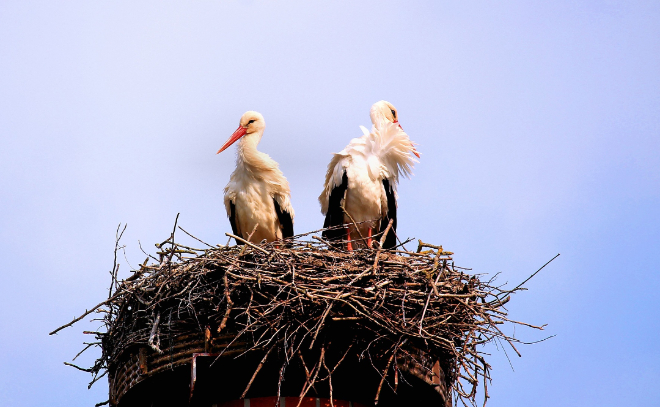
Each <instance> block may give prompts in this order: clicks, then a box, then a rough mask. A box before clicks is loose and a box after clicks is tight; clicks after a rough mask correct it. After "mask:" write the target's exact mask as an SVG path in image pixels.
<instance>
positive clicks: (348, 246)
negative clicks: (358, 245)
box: [346, 228, 353, 252]
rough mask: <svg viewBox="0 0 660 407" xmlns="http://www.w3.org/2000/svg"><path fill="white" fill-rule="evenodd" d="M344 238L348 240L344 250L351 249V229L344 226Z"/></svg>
mask: <svg viewBox="0 0 660 407" xmlns="http://www.w3.org/2000/svg"><path fill="white" fill-rule="evenodd" d="M346 240H347V241H348V243H347V245H346V250H348V251H349V252H350V251H353V245H352V244H351V229H350V228H346Z"/></svg>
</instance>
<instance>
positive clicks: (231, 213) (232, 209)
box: [229, 201, 245, 245]
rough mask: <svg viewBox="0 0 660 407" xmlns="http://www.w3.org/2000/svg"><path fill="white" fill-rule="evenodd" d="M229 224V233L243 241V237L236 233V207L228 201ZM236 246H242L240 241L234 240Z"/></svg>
mask: <svg viewBox="0 0 660 407" xmlns="http://www.w3.org/2000/svg"><path fill="white" fill-rule="evenodd" d="M229 223H230V224H231V231H232V232H233V233H234V234H235V235H236V236H240V237H242V238H244V239H245V236H241V234H240V232H239V231H238V226H236V205H234V203H233V202H232V201H229ZM236 244H239V245H242V244H244V243H243V242H241V241H238V240H236Z"/></svg>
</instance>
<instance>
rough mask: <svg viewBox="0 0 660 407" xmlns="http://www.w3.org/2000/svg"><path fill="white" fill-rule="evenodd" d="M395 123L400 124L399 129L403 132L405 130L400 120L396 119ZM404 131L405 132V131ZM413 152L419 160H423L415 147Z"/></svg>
mask: <svg viewBox="0 0 660 407" xmlns="http://www.w3.org/2000/svg"><path fill="white" fill-rule="evenodd" d="M394 123H396V124H398V125H399V128H400V129H401V130H403V127H401V123H399V121H398V120H396V119H395V120H394ZM403 131H405V130H403ZM412 152H413V154H415V155H416V156H417V158H421V157H420V156H419V153H418V152H417V150H416V149H415V147H413V148H412Z"/></svg>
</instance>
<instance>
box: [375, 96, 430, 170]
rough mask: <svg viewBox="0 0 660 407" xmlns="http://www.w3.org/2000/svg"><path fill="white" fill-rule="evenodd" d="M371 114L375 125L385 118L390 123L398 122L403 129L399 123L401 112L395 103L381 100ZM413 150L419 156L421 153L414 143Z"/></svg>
mask: <svg viewBox="0 0 660 407" xmlns="http://www.w3.org/2000/svg"><path fill="white" fill-rule="evenodd" d="M369 116H371V123H373V125H374V126H378V125H379V123H381V122H382V121H383V120H387V121H389V122H390V123H396V124H398V125H399V127H400V128H401V130H403V127H401V123H399V113H398V112H397V110H396V107H394V105H393V104H391V103H390V102H387V101H385V100H381V101H380V102H376V103H374V104H373V105H372V106H371V111H370V112H369ZM411 151H412V153H413V154H415V155H416V156H417V158H419V153H418V152H417V149H415V147H414V146H413V145H412V143H411Z"/></svg>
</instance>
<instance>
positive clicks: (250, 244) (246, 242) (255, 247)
mask: <svg viewBox="0 0 660 407" xmlns="http://www.w3.org/2000/svg"><path fill="white" fill-rule="evenodd" d="M225 236H229V237H233V238H234V239H236V240H238V241H239V242H243V243H245V244H246V245H248V246H250V247H252V248H253V249H257V250H259V251H260V252H262V253H265V254H270V252H269V251H268V250H264V249H262V248H261V247H259V246H256V245H254V244H252V243H250V242H248V241H247V240H245V239H243V238H242V237H238V236H236V235H234V234H231V233H225Z"/></svg>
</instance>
